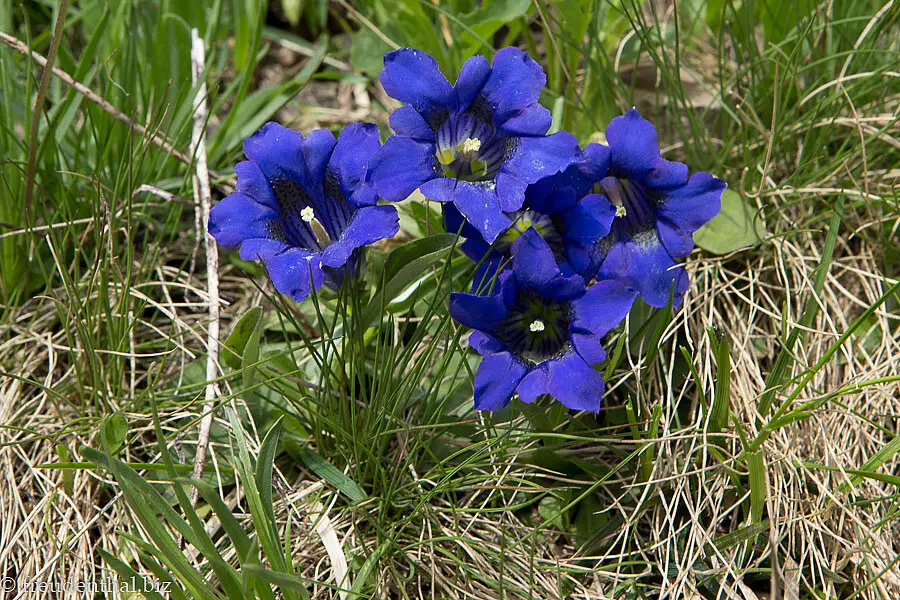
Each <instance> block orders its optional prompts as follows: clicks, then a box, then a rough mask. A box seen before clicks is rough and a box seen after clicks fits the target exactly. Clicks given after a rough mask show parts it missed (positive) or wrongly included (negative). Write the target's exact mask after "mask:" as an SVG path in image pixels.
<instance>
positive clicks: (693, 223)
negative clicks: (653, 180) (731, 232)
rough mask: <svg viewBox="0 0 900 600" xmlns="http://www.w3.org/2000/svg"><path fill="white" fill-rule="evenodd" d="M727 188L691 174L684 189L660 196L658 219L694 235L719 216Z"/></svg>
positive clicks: (718, 180) (707, 178)
mask: <svg viewBox="0 0 900 600" xmlns="http://www.w3.org/2000/svg"><path fill="white" fill-rule="evenodd" d="M726 187H727V184H726V183H725V182H724V181H722V180H721V179H717V178H715V177H713V176H712V175H710V174H709V173H703V172H700V173H694V174H693V175H691V178H690V180H688V182H687V184H686V185H684V186H682V187H678V188H675V189H672V190H667V191H666V192H665V193H664V194H663V195H662V198H661V203H660V206H659V208H658V209H657V215H658V216H659V217H661V218H663V219H665V220H666V221H668V222H669V223H671V224H672V225H674V226H675V227H676V228H678V229H682V230H684V231H688V232H693V231H697V230H698V229H700V228H701V227H703V226H704V225H705V224H706V223H708V222H709V221H710V220H711V219H712V218H713V217H715V216H716V215H717V214H719V210H720V209H721V208H722V192H723V191H724V190H725V188H726Z"/></svg>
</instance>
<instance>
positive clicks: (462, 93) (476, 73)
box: [453, 55, 546, 131]
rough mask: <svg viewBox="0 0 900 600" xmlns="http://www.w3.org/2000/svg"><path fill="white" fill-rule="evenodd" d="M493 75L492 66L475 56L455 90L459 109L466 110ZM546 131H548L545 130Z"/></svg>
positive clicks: (483, 58)
mask: <svg viewBox="0 0 900 600" xmlns="http://www.w3.org/2000/svg"><path fill="white" fill-rule="evenodd" d="M490 75H491V65H490V64H488V61H487V59H486V58H485V57H483V56H481V55H477V56H473V57H472V58H470V59H469V60H467V61H466V62H465V64H463V66H462V69H460V70H459V77H458V78H457V79H456V85H454V86H453V90H454V91H455V92H456V101H457V107H458V109H459V110H466V109H467V108H469V105H470V104H471V103H472V100H474V99H475V97H476V96H477V95H478V94H479V93H481V88H483V87H484V84H485V82H486V81H487V80H488V77H490ZM545 131H546V130H545Z"/></svg>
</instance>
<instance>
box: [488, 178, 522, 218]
mask: <svg viewBox="0 0 900 600" xmlns="http://www.w3.org/2000/svg"><path fill="white" fill-rule="evenodd" d="M495 189H496V193H495V195H496V198H497V202H498V205H499V206H500V209H501V210H502V211H503V212H515V211H517V210H519V209H520V208H522V205H523V204H525V193H526V192H527V190H528V183H527V182H526V181H523V180H522V179H520V178H519V176H518V175H516V174H514V173H507V172H505V171H503V170H501V171H500V172H499V173H497V179H496V186H495Z"/></svg>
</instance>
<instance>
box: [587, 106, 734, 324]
mask: <svg viewBox="0 0 900 600" xmlns="http://www.w3.org/2000/svg"><path fill="white" fill-rule="evenodd" d="M606 139H607V141H608V143H609V149H610V167H609V172H608V173H607V176H606V177H604V178H603V179H602V180H601V181H600V182H599V187H600V189H601V190H602V191H603V193H604V195H605V196H606V197H607V198H608V199H609V200H610V201H611V202H612V203H613V204H614V205H615V207H616V214H617V217H618V218H616V219H615V221H614V222H613V226H612V233H611V234H610V235H609V236H608V237H606V238H604V239H602V240H600V242H598V243H597V244H595V245H594V246H593V248H592V250H591V252H590V257H589V258H590V261H589V262H590V264H587V265H586V264H576V265H574V266H575V268H576V270H579V271H582V270H585V269H586V270H588V271H593V272H595V273H596V276H597V277H598V278H600V279H618V280H619V281H622V282H623V283H625V285H628V286H631V287H633V288H635V289H637V290H638V292H639V294H640V296H641V298H642V299H643V300H644V301H645V302H647V304H650V305H651V306H655V307H663V306H666V305H667V304H668V302H669V295H670V292H672V291H673V287H674V297H673V304H674V305H676V306H677V305H679V304H680V303H681V297H682V295H683V294H684V292H685V291H686V290H687V287H688V276H687V272H686V271H685V269H684V267H683V266H682V265H681V264H679V262H678V259H680V258H684V257H685V256H687V255H688V254H690V253H691V250H693V248H694V238H693V235H692V234H693V232H694V231H697V230H698V229H699V228H700V227H702V226H703V225H704V224H705V223H707V222H709V220H710V219H712V218H713V217H714V216H716V214H718V212H719V209H720V207H721V196H722V191H723V190H724V189H725V187H726V184H725V182H724V181H722V180H721V179H717V178H715V177H713V176H712V175H710V174H709V173H703V172H699V173H694V174H693V175H691V176H690V177H688V168H687V166H686V165H684V164H682V163H678V162H671V161H668V160H665V159H664V158H662V156H661V154H660V151H659V142H658V139H657V136H656V130H655V129H654V128H653V125H651V124H650V122H649V121H647V120H645V119H644V118H643V117H641V115H640V114H638V111H637V110H636V109H631V110H629V111H628V112H627V113H626V114H625V115H623V116H621V117H616V118H614V119H613V120H612V121H611V122H610V123H609V126H608V127H607V129H606Z"/></svg>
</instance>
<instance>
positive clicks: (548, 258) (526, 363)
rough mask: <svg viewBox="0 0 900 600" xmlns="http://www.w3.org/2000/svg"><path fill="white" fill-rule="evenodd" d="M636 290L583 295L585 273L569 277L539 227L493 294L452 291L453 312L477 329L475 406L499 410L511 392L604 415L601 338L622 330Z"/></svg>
mask: <svg viewBox="0 0 900 600" xmlns="http://www.w3.org/2000/svg"><path fill="white" fill-rule="evenodd" d="M634 298H635V292H634V291H633V290H630V289H628V288H626V287H625V286H623V285H622V284H621V283H619V282H617V281H601V282H599V283H597V284H595V285H594V286H592V287H591V288H589V289H585V285H584V279H583V278H582V277H581V276H580V275H569V276H566V275H563V274H562V273H561V272H560V270H559V266H558V265H557V263H556V258H555V257H554V256H553V251H552V250H551V249H550V246H548V245H547V242H545V241H544V240H543V239H542V238H541V236H540V235H538V233H537V232H536V231H535V230H534V229H528V230H526V231H525V232H524V233H523V234H522V235H521V236H520V237H519V238H518V239H516V241H515V242H513V250H512V269H511V270H509V271H504V272H503V273H501V274H500V276H499V277H498V279H497V290H496V293H494V294H493V295H491V296H476V295H474V294H462V293H454V294H451V296H450V314H451V316H453V318H454V319H456V320H457V321H458V322H459V323H462V324H463V325H465V326H467V327H470V328H472V329H475V330H476V331H474V332H473V333H472V335H471V336H470V338H469V344H470V345H471V346H472V347H473V348H474V349H475V350H476V351H477V352H478V353H479V354H481V355H482V356H484V359H483V360H482V361H481V365H480V366H479V367H478V372H477V373H476V375H475V408H476V409H477V410H498V409H500V408H503V407H504V406H506V405H507V404H508V403H509V401H510V399H511V398H512V396H513V394H515V393H518V394H519V397H520V398H521V399H522V401H523V402H533V401H534V400H535V398H537V397H538V396H540V395H542V394H549V395H551V396H553V397H554V398H555V399H556V400H558V401H559V402H562V403H563V404H564V405H565V406H567V407H568V408H570V409H573V410H589V411H593V412H597V411H599V410H600V400H601V398H602V397H603V391H604V383H603V378H602V377H601V376H600V374H599V373H598V372H597V371H595V370H594V369H593V368H592V365H595V364H598V363H601V362H603V361H604V360H605V359H606V353H605V352H604V350H603V348H602V346H601V345H600V338H601V337H603V335H605V334H606V333H607V332H608V331H609V330H610V329H612V328H613V327H615V326H616V325H617V324H619V323H620V322H621V321H622V320H623V319H624V318H625V316H626V315H627V314H628V311H629V310H630V309H631V304H632V302H633V301H634Z"/></svg>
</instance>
